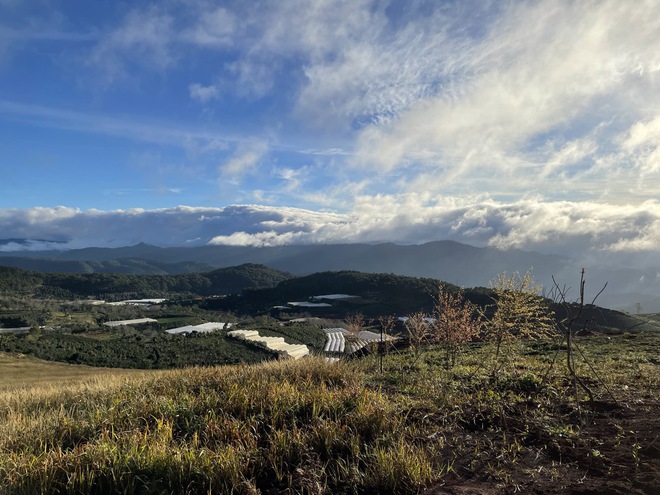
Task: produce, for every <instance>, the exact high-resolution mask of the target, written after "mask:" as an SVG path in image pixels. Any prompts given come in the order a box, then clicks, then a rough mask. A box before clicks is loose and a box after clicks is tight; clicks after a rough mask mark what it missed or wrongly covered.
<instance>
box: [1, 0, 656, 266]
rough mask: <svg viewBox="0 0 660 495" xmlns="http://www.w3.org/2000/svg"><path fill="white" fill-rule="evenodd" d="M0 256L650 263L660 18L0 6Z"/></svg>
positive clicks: (4, 2) (469, 2) (225, 4)
mask: <svg viewBox="0 0 660 495" xmlns="http://www.w3.org/2000/svg"><path fill="white" fill-rule="evenodd" d="M8 238H28V239H35V240H38V241H35V242H34V243H32V244H31V245H28V247H32V248H34V249H37V248H40V247H44V246H46V245H47V244H48V242H51V241H52V242H55V241H57V244H54V245H57V246H60V247H83V246H116V245H126V244H133V243H137V242H148V243H152V244H157V245H163V246H169V245H204V244H231V245H253V246H261V245H282V244H289V243H346V242H371V243H373V242H397V243H404V244H414V243H422V242H429V241H433V240H442V239H451V240H457V241H460V242H466V243H469V244H473V245H479V246H494V247H498V248H502V249H506V248H512V247H515V248H521V249H529V250H537V251H541V252H548V253H562V254H566V253H568V254H571V253H574V252H589V253H591V254H594V255H603V256H605V255H608V254H612V253H623V254H626V255H627V254H630V255H637V254H639V253H646V254H652V253H655V252H657V250H658V249H659V248H660V1H659V0H635V1H625V2H624V1H620V0H613V1H608V0H598V1H594V0H580V1H567V0H538V1H524V0H509V1H506V0H503V1H490V2H489V1H485V0H455V1H441V0H436V1H424V0H419V1H417V0H405V1H397V0H395V1H378V0H345V1H344V0H332V1H331V0H316V1H313V0H261V1H254V2H245V1H239V0H237V1H230V0H227V1H213V0H185V1H184V0H163V1H158V2H154V1H152V2H147V1H115V0H112V1H111V0H107V1H106V0H95V1H89V0H61V1H56V0H0V239H8ZM43 241H48V242H46V243H44V242H43ZM25 247H26V245H24V244H23V245H18V244H12V243H5V244H3V245H1V246H0V249H2V250H12V249H18V248H25Z"/></svg>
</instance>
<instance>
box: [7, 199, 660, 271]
mask: <svg viewBox="0 0 660 495" xmlns="http://www.w3.org/2000/svg"><path fill="white" fill-rule="evenodd" d="M0 232H2V233H3V236H2V237H3V238H5V239H12V238H13V239H32V240H39V241H38V242H39V243H44V242H47V241H51V242H56V243H57V244H50V247H57V248H60V249H65V248H67V249H68V248H82V247H87V246H107V247H117V246H125V245H132V244H137V243H139V242H146V243H150V244H155V245H160V246H198V245H233V246H281V245H287V244H315V243H322V244H341V243H378V242H395V243H400V244H419V243H424V242H430V241H435V240H445V239H448V240H455V241H459V242H464V243H468V244H472V245H477V246H492V247H497V248H499V249H509V248H519V249H525V250H536V251H540V252H543V253H553V254H566V255H569V256H572V257H576V258H580V257H585V256H601V257H602V256H616V255H620V254H624V255H625V256H626V257H628V258H630V259H632V258H634V257H635V256H638V255H645V254H649V253H654V252H657V250H658V249H659V248H660V202H659V201H647V202H645V203H642V204H640V205H638V206H626V205H624V206H620V205H609V204H604V203H595V202H580V203H577V202H566V201H565V202H544V201H542V200H539V199H534V198H531V199H525V200H521V201H517V202H515V203H504V202H498V201H495V200H493V199H490V198H488V197H476V198H471V199H467V198H443V199H441V200H437V201H429V200H428V198H425V197H421V196H415V195H406V196H369V197H361V198H358V200H357V201H356V202H355V204H354V207H353V209H352V211H351V212H350V213H333V212H324V211H312V210H305V209H299V208H290V207H270V206H256V205H234V206H227V207H224V208H203V207H188V206H179V207H176V208H166V209H156V210H143V209H132V210H114V211H101V210H85V211H83V210H78V209H74V208H66V207H59V208H31V209H5V210H0ZM39 245H41V244H33V246H39ZM43 245H44V246H46V245H47V244H43ZM0 249H2V250H4V251H9V250H21V249H26V245H25V244H20V243H16V242H13V243H5V244H4V245H3V247H0ZM33 249H34V247H33Z"/></svg>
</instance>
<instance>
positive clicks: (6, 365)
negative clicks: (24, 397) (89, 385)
mask: <svg viewBox="0 0 660 495" xmlns="http://www.w3.org/2000/svg"><path fill="white" fill-rule="evenodd" d="M145 373H146V372H145V371H142V370H125V369H113V368H94V367H92V366H82V365H74V364H66V363H57V362H51V361H44V360H42V359H37V358H34V357H31V356H25V355H15V354H7V353H4V352H0V376H1V377H2V380H0V392H2V391H7V390H14V389H17V388H26V387H34V386H40V387H49V386H54V387H60V386H61V385H63V384H72V383H77V382H80V381H86V380H90V379H93V378H99V377H106V376H112V377H114V376H118V375H121V376H139V375H144V374H145Z"/></svg>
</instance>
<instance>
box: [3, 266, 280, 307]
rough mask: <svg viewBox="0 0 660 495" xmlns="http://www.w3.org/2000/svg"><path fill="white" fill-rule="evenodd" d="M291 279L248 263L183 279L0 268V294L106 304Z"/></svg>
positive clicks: (238, 288) (267, 284) (228, 290)
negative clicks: (93, 300) (82, 299)
mask: <svg viewBox="0 0 660 495" xmlns="http://www.w3.org/2000/svg"><path fill="white" fill-rule="evenodd" d="M291 277H292V275H291V274H289V273H286V272H283V271H280V270H275V269H272V268H268V267H266V266H263V265H256V264H251V263H248V264H244V265H239V266H234V267H228V268H221V269H218V270H213V271H210V272H206V273H188V274H183V275H123V274H101V273H86V274H75V273H42V272H34V271H26V270H21V269H18V268H11V267H5V266H0V292H2V293H10V294H20V295H31V296H35V297H48V296H53V297H57V298H63V299H68V298H80V297H94V298H101V299H108V300H116V299H122V298H141V297H159V296H162V297H168V296H172V295H176V294H181V295H201V296H209V295H222V294H237V293H240V292H242V291H243V290H244V289H247V288H261V287H274V286H275V285H277V284H278V283H279V282H281V281H283V280H287V279H289V278H291Z"/></svg>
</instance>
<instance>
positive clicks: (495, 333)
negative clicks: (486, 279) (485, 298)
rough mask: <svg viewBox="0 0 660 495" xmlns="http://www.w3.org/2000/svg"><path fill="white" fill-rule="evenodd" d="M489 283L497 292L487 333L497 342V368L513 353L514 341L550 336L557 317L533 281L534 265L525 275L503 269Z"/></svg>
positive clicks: (494, 369)
mask: <svg viewBox="0 0 660 495" xmlns="http://www.w3.org/2000/svg"><path fill="white" fill-rule="evenodd" d="M490 286H491V289H493V291H494V292H495V311H494V313H493V315H492V316H491V317H490V319H489V321H488V325H487V332H486V336H487V338H488V339H489V340H491V341H492V342H493V343H494V344H495V364H494V368H493V372H495V371H497V370H498V369H499V368H500V367H501V365H502V364H503V362H502V361H504V360H506V359H508V358H509V357H510V356H511V353H512V352H513V349H512V344H513V343H514V342H516V341H519V340H522V339H526V338H531V339H541V338H547V337H549V336H551V335H552V334H553V330H554V325H555V320H554V313H553V311H552V309H551V308H550V307H549V306H548V304H547V301H546V300H545V299H544V298H543V297H541V296H540V295H539V294H540V293H541V286H540V285H539V284H537V283H536V282H535V281H534V277H533V276H532V270H531V269H529V270H527V272H526V273H525V274H524V275H520V273H518V272H516V273H514V274H513V275H507V273H506V272H503V273H501V274H500V275H498V276H497V277H496V278H495V279H493V280H492V281H491V284H490Z"/></svg>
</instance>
